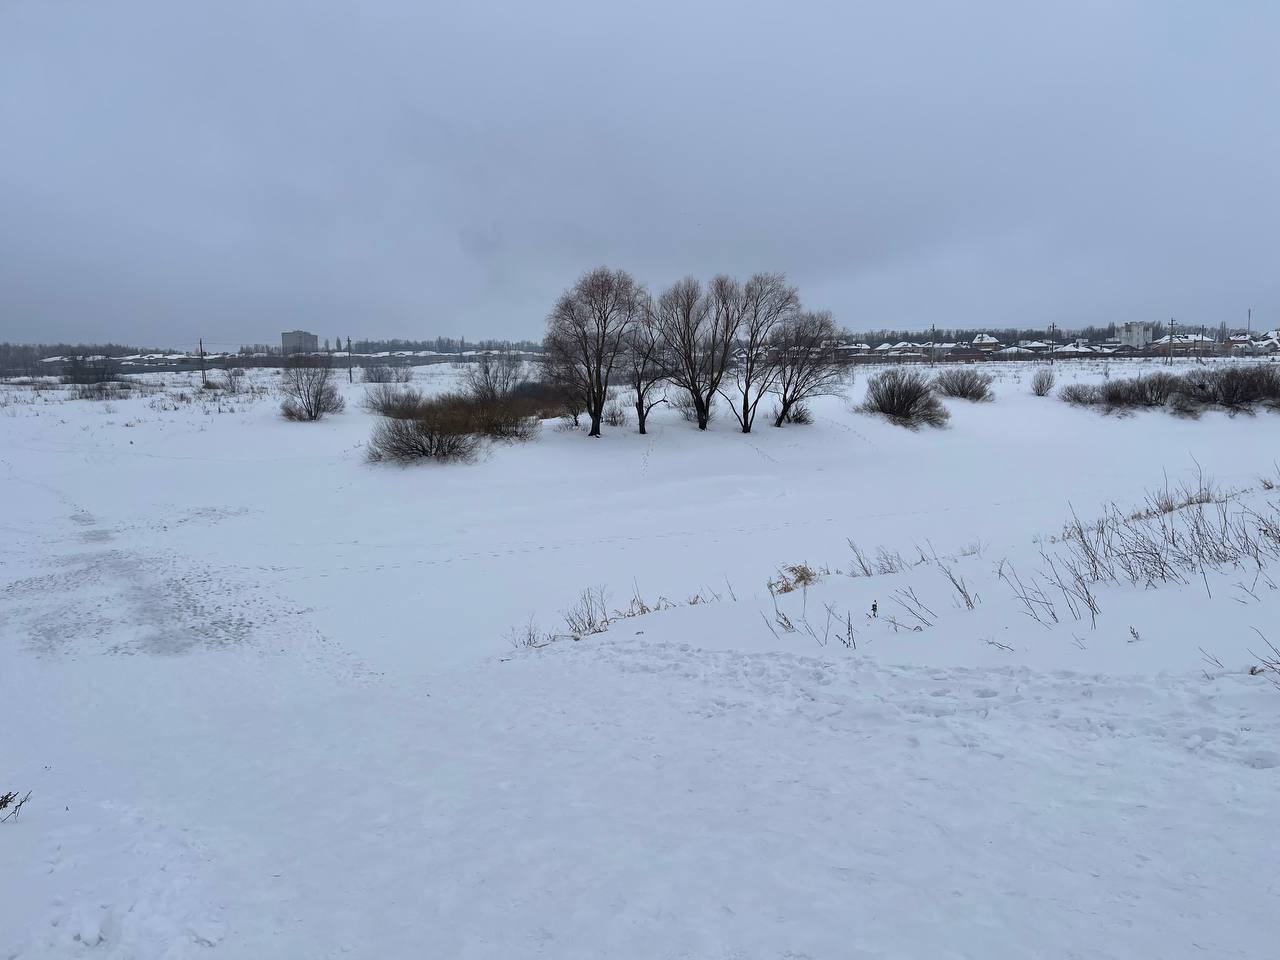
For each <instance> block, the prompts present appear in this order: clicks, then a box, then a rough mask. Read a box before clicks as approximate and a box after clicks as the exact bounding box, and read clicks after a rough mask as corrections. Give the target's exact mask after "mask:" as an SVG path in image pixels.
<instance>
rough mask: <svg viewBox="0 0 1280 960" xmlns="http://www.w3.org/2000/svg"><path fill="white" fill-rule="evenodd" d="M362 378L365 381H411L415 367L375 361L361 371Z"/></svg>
mask: <svg viewBox="0 0 1280 960" xmlns="http://www.w3.org/2000/svg"><path fill="white" fill-rule="evenodd" d="M360 379H361V380H363V381H364V382H365V383H410V382H411V381H412V380H413V367H392V366H389V365H388V364H385V363H375V364H372V365H371V366H368V367H365V368H364V369H363V370H362V371H361V372H360Z"/></svg>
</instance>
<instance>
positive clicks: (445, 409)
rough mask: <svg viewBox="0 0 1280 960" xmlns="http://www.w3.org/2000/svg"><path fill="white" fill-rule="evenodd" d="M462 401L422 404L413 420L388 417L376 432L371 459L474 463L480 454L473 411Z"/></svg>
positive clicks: (371, 440) (370, 453)
mask: <svg viewBox="0 0 1280 960" xmlns="http://www.w3.org/2000/svg"><path fill="white" fill-rule="evenodd" d="M458 399H463V400H465V398H459V397H458V396H457V395H456V394H455V395H454V396H453V397H449V396H445V397H441V398H437V399H435V400H428V401H422V402H421V403H419V405H418V408H417V411H416V414H415V416H413V417H412V418H400V417H386V418H384V419H383V420H382V421H381V422H380V423H379V424H378V425H377V426H376V427H374V430H373V437H372V438H371V439H370V441H369V448H368V453H367V455H368V459H369V460H370V462H373V463H379V462H382V461H386V460H390V461H394V462H396V463H411V462H413V461H415V460H436V461H439V462H442V463H448V462H462V463H470V462H471V461H473V460H474V459H475V458H476V455H477V454H478V453H479V452H480V438H479V436H477V435H476V433H475V432H474V424H473V420H472V416H471V412H470V411H469V410H468V408H467V406H466V405H465V403H464V404H459V403H457V400H458Z"/></svg>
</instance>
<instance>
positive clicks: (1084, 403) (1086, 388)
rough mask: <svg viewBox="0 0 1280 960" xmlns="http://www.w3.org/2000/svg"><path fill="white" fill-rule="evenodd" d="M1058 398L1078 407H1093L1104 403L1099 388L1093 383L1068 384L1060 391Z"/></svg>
mask: <svg viewBox="0 0 1280 960" xmlns="http://www.w3.org/2000/svg"><path fill="white" fill-rule="evenodd" d="M1058 396H1059V397H1061V398H1062V399H1063V400H1065V401H1066V402H1067V403H1070V404H1074V405H1075V406H1077V407H1092V406H1095V405H1096V404H1098V403H1100V402H1101V401H1102V397H1101V395H1100V392H1099V390H1098V388H1097V387H1096V386H1094V385H1093V384H1092V383H1068V384H1067V385H1066V386H1065V387H1063V388H1062V389H1061V390H1059V391H1058Z"/></svg>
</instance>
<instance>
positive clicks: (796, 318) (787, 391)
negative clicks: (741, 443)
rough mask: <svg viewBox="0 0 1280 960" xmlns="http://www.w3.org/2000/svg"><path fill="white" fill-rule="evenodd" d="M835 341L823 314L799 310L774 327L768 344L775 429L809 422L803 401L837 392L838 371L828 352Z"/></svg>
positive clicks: (830, 323)
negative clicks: (773, 384) (773, 366)
mask: <svg viewBox="0 0 1280 960" xmlns="http://www.w3.org/2000/svg"><path fill="white" fill-rule="evenodd" d="M835 338H836V325H835V321H833V320H832V319H831V314H830V313H828V312H826V311H801V312H799V313H796V314H794V315H792V316H789V317H787V318H786V319H785V320H783V322H782V323H780V324H779V325H778V327H777V329H776V330H775V331H774V334H773V337H772V342H771V345H770V346H771V349H772V351H773V356H774V362H775V364H776V387H775V392H776V393H777V396H778V406H777V408H776V409H775V411H774V416H773V425H774V426H775V427H780V426H782V425H783V424H784V423H811V422H812V420H813V418H812V416H811V415H810V414H809V409H808V407H807V406H806V405H805V403H804V401H806V400H810V399H812V398H814V397H821V396H830V395H833V394H837V393H839V392H840V371H839V369H838V368H837V367H836V364H835V362H834V360H833V359H832V356H831V353H830V351H829V349H828V346H829V344H831V343H833V342H834V341H835ZM801 411H803V412H801Z"/></svg>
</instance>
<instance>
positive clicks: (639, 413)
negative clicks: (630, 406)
mask: <svg viewBox="0 0 1280 960" xmlns="http://www.w3.org/2000/svg"><path fill="white" fill-rule="evenodd" d="M644 418H645V409H644V402H643V401H639V402H637V403H636V425H637V426H638V427H639V428H640V432H641V433H644Z"/></svg>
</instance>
